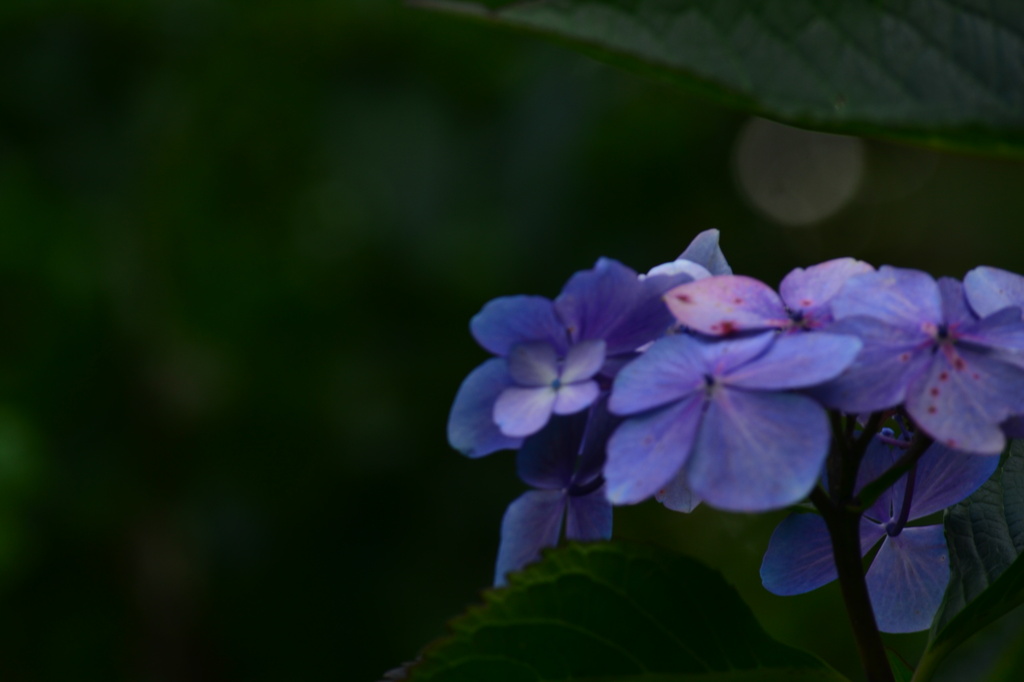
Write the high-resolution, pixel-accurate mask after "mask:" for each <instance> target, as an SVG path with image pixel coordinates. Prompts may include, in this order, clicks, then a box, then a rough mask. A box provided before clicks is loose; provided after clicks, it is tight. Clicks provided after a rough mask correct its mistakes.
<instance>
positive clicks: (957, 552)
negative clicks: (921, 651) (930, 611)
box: [915, 440, 1024, 680]
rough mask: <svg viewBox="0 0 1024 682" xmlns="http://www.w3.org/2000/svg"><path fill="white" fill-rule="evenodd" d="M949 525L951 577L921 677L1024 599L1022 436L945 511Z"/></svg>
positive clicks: (1023, 442) (1023, 458)
mask: <svg viewBox="0 0 1024 682" xmlns="http://www.w3.org/2000/svg"><path fill="white" fill-rule="evenodd" d="M945 525H946V540H947V542H948V543H949V561H950V566H949V568H950V582H949V587H948V588H946V594H945V596H944V597H943V601H942V605H941V606H940V607H939V612H938V614H936V616H935V621H934V622H933V624H932V631H931V634H930V638H929V639H930V641H929V645H928V650H927V651H926V652H925V655H924V658H923V659H922V660H921V664H920V665H919V670H918V675H917V677H916V678H915V679H919V680H920V679H928V677H930V676H931V674H932V671H933V669H934V668H935V667H936V666H937V665H938V663H939V662H940V661H941V660H942V659H943V658H945V657H946V655H947V654H948V653H949V652H950V651H952V650H953V649H954V648H955V647H957V646H958V645H959V644H961V643H962V642H963V641H964V640H966V639H967V638H968V637H970V636H971V635H973V634H974V633H975V632H977V631H979V630H980V629H981V628H983V627H985V626H986V625H987V624H989V623H991V622H992V621H994V620H995V619H997V618H999V617H1000V616H1002V615H1003V614H1005V613H1007V612H1008V611H1010V610H1011V609H1013V608H1015V607H1017V606H1018V605H1020V604H1022V603H1024V560H1022V559H1021V553H1022V552H1024V441H1021V440H1015V441H1012V442H1011V444H1010V449H1009V455H1008V456H1007V459H1006V461H1005V462H1004V463H1003V465H1002V467H1001V468H1000V469H999V471H997V472H996V473H995V475H993V476H992V478H991V479H989V480H988V481H987V482H986V483H985V485H983V486H982V487H981V488H979V489H978V490H977V491H976V492H975V493H974V494H973V495H971V496H970V497H968V498H967V499H966V500H964V501H963V502H960V503H959V504H957V505H955V506H953V507H951V508H950V509H949V510H947V511H946V519H945ZM922 669H923V672H922Z"/></svg>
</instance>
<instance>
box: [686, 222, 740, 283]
mask: <svg viewBox="0 0 1024 682" xmlns="http://www.w3.org/2000/svg"><path fill="white" fill-rule="evenodd" d="M718 237H719V232H718V230H715V229H711V230H704V231H703V232H701V233H700V234H698V235H697V236H696V237H694V238H693V241H692V242H690V245H689V246H687V247H686V250H685V251H683V253H682V254H680V256H679V258H685V259H686V260H690V261H693V262H694V263H700V264H701V265H703V266H704V267H705V268H707V269H708V270H709V271H710V272H711V274H712V275H731V274H732V268H730V267H729V263H728V262H726V260H725V254H723V253H722V249H721V247H719V245H718Z"/></svg>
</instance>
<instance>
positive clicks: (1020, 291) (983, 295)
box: [964, 265, 1024, 317]
mask: <svg viewBox="0 0 1024 682" xmlns="http://www.w3.org/2000/svg"><path fill="white" fill-rule="evenodd" d="M964 290H965V293H966V295H967V301H968V303H970V304H971V307H972V308H973V309H974V312H976V313H977V314H978V315H980V316H981V317H986V316H988V315H991V314H992V313H994V312H996V311H999V310H1002V309H1003V308H1008V307H1011V306H1015V307H1018V308H1020V307H1024V277H1021V276H1020V275H1018V274H1016V273H1013V272H1007V271H1006V270H1000V269H999V268H993V267H989V266H986V265H983V266H981V267H977V268H974V269H973V270H971V271H970V272H968V273H967V275H966V276H965V277H964Z"/></svg>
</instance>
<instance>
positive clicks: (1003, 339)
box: [955, 308, 1024, 367]
mask: <svg viewBox="0 0 1024 682" xmlns="http://www.w3.org/2000/svg"><path fill="white" fill-rule="evenodd" d="M955 338H956V340H958V341H967V342H970V343H972V344H975V345H978V346H984V347H986V348H989V349H992V350H994V351H998V352H1000V356H1001V357H1003V358H1005V359H1006V360H1007V361H1008V362H1011V363H1013V364H1015V365H1017V366H1018V367H1019V366H1022V365H1024V322H1022V321H1021V317H1020V309H1019V308H1003V309H1002V310H1000V311H999V312H996V313H992V314H991V315H989V316H988V317H986V318H984V319H982V320H978V321H976V322H971V323H969V324H965V325H963V326H961V327H960V328H959V329H957V330H956V332H955Z"/></svg>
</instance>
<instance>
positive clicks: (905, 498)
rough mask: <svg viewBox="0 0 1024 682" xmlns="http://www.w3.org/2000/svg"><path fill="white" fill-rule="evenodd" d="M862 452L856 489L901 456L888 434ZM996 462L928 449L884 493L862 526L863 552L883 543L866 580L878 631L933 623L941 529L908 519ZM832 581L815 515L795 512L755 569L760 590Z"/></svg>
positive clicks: (942, 550)
mask: <svg viewBox="0 0 1024 682" xmlns="http://www.w3.org/2000/svg"><path fill="white" fill-rule="evenodd" d="M884 434H885V435H883V436H882V437H876V438H875V439H874V440H873V441H872V443H871V445H870V446H869V447H868V450H867V452H866V453H865V457H864V461H863V463H862V464H861V470H860V472H859V474H858V486H863V485H864V484H866V483H868V482H870V481H872V480H874V479H875V478H877V477H878V476H880V475H881V474H882V473H883V472H884V471H885V470H886V469H888V468H889V467H891V466H892V465H893V463H894V462H895V461H896V460H897V459H898V458H899V456H900V455H901V454H902V452H901V447H900V446H901V445H902V446H904V447H905V446H906V442H903V443H902V444H901V443H900V442H899V441H896V440H895V439H893V438H892V432H891V431H888V430H887V431H886V432H884ZM998 464H999V458H998V457H986V456H981V455H967V454H964V453H961V452H957V451H954V450H951V449H949V448H947V447H945V446H943V445H939V444H935V445H933V446H931V447H930V448H929V449H928V450H927V451H926V452H925V454H924V455H923V456H922V457H921V459H920V460H919V461H918V463H917V464H916V466H915V467H914V468H913V469H911V471H910V472H908V473H907V474H905V475H904V476H903V477H902V478H901V479H900V480H899V481H898V482H897V483H896V484H895V485H894V486H893V487H892V488H890V489H889V490H887V491H886V492H885V493H883V494H882V495H881V496H880V497H879V498H878V499H877V500H876V501H875V503H874V504H872V506H871V508H870V509H868V510H867V511H866V512H865V514H864V518H863V520H862V522H861V531H860V542H861V554H862V555H863V556H866V555H867V554H868V553H869V552H870V551H871V549H872V548H873V547H874V546H875V545H877V544H878V543H879V541H881V546H880V547H879V549H878V553H877V554H876V555H875V557H874V560H873V562H872V564H871V567H870V568H869V569H868V572H867V575H866V576H865V580H866V582H867V586H868V593H869V595H870V597H871V604H872V607H873V609H874V612H875V618H876V620H877V621H878V627H879V629H881V630H882V631H883V632H916V631H918V630H924V629H927V628H928V627H929V626H930V625H931V622H932V618H933V617H934V615H935V612H936V610H937V609H938V607H939V604H940V603H941V602H942V596H943V594H944V592H945V589H946V584H947V583H948V582H949V553H948V550H947V549H946V540H945V536H944V535H943V529H942V526H941V525H929V526H909V525H907V524H908V522H911V521H915V520H917V519H920V518H923V517H925V516H928V515H929V514H933V513H935V512H937V511H941V510H942V509H945V508H946V507H949V506H951V505H954V504H956V503H957V502H959V501H960V500H962V499H964V498H965V497H967V496H968V495H970V494H971V493H972V492H974V491H975V490H977V489H978V488H979V487H980V486H981V485H982V484H983V483H984V482H985V481H986V480H987V479H988V478H989V476H991V475H992V473H993V472H994V471H995V469H996V467H997V466H998ZM835 579H836V567H835V562H834V561H833V558H832V544H831V541H830V539H829V533H828V529H827V528H826V526H825V521H824V520H823V519H822V517H821V516H819V515H817V514H813V513H797V514H793V515H791V516H789V517H788V518H786V519H785V520H784V521H783V522H782V523H780V524H779V526H778V527H777V528H776V529H775V532H774V533H773V534H772V538H771V541H770V542H769V545H768V551H767V552H766V553H765V556H764V562H763V563H762V565H761V580H762V583H763V584H764V586H765V588H766V589H768V590H769V591H770V592H772V593H774V594H778V595H794V594H802V593H804V592H809V591H811V590H814V589H817V588H819V587H821V586H823V585H826V584H827V583H829V582H831V581H833V580H835Z"/></svg>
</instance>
